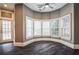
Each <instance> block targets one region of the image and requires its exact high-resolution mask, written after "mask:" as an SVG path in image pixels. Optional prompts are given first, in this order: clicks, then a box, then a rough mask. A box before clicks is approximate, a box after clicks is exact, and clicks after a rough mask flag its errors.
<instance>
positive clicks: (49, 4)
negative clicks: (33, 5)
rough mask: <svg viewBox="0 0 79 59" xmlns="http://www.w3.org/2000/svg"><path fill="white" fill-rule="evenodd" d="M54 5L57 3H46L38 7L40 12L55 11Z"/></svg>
mask: <svg viewBox="0 0 79 59" xmlns="http://www.w3.org/2000/svg"><path fill="white" fill-rule="evenodd" d="M53 4H55V3H45V4H42V5H37V6H38V8H39V10H40V11H42V10H45V9H47V8H51V9H53V6H52V5H53Z"/></svg>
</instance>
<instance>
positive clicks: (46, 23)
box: [42, 21, 50, 36]
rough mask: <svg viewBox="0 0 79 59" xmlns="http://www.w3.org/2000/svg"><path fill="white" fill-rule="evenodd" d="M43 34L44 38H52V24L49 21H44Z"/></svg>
mask: <svg viewBox="0 0 79 59" xmlns="http://www.w3.org/2000/svg"><path fill="white" fill-rule="evenodd" d="M42 29H43V30H42V32H43V36H50V22H49V21H43V23H42Z"/></svg>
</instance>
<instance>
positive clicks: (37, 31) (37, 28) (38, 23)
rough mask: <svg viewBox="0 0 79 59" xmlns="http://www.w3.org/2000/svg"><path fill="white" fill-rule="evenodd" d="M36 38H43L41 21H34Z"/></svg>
mask: <svg viewBox="0 0 79 59" xmlns="http://www.w3.org/2000/svg"><path fill="white" fill-rule="evenodd" d="M34 36H35V37H40V36H41V21H35V20H34Z"/></svg>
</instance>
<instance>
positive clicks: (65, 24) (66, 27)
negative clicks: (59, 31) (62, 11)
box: [62, 15, 70, 40]
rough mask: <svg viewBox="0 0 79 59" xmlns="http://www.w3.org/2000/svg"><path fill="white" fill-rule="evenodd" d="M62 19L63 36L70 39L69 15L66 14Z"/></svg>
mask: <svg viewBox="0 0 79 59" xmlns="http://www.w3.org/2000/svg"><path fill="white" fill-rule="evenodd" d="M62 20H63V38H64V39H66V40H70V15H66V16H64V17H63V18H62Z"/></svg>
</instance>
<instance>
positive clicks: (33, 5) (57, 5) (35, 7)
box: [25, 3, 67, 12]
mask: <svg viewBox="0 0 79 59" xmlns="http://www.w3.org/2000/svg"><path fill="white" fill-rule="evenodd" d="M43 4H45V3H25V5H26V6H27V7H29V8H30V9H32V10H34V11H37V12H50V11H54V10H57V9H60V8H62V7H63V6H65V5H66V4H67V3H54V4H52V5H51V6H52V7H53V9H51V8H49V7H48V8H45V9H44V10H42V11H40V10H39V8H38V5H43Z"/></svg>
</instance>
